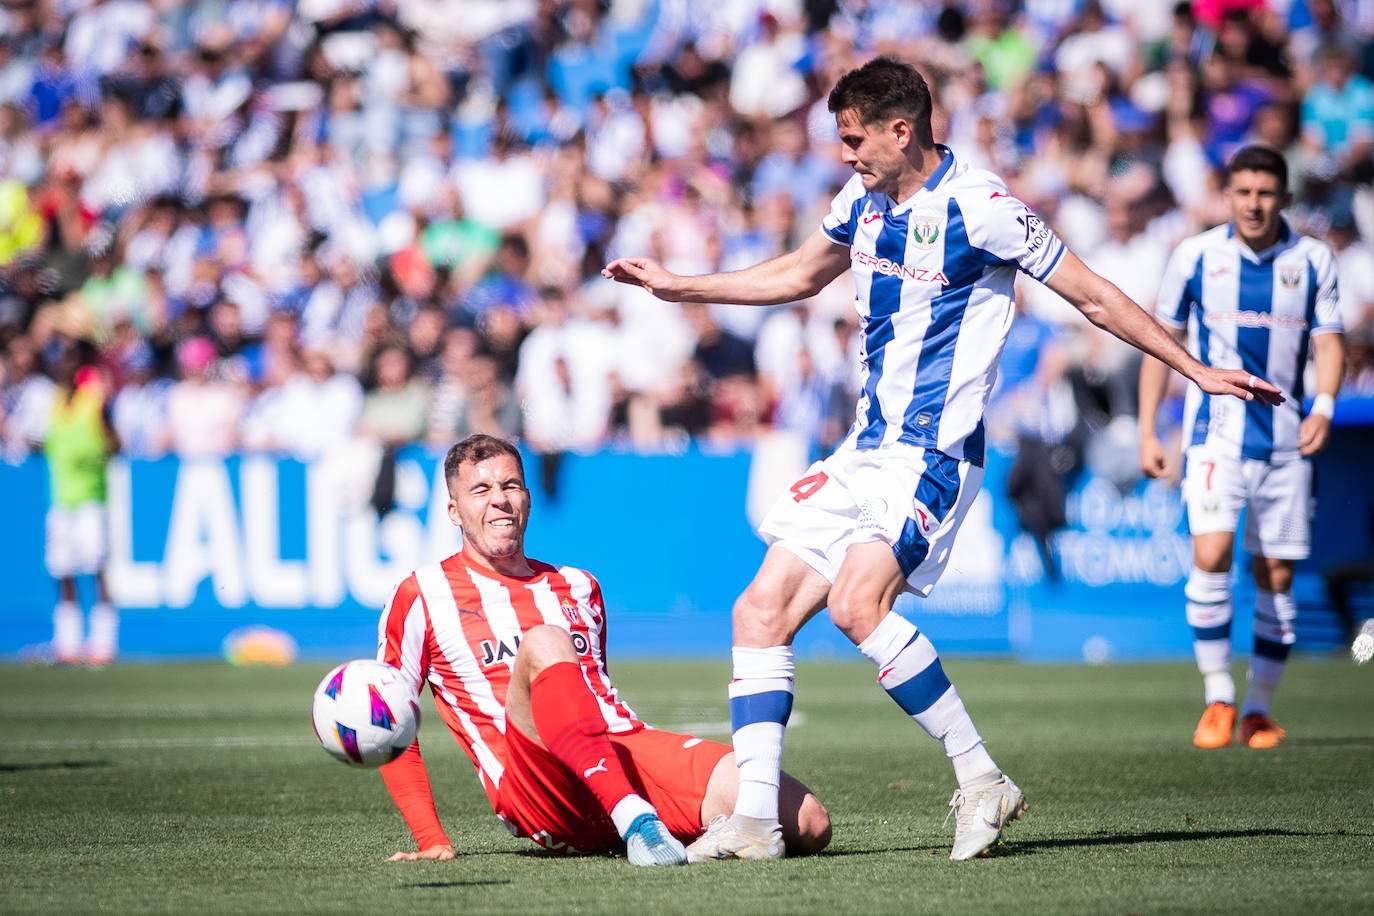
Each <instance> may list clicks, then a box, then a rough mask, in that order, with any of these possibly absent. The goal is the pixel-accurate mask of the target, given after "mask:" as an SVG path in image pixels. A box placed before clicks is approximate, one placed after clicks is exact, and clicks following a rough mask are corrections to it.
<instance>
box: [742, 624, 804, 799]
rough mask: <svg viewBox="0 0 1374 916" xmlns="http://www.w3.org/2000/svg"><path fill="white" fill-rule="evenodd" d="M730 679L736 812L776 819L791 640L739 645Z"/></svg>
mask: <svg viewBox="0 0 1374 916" xmlns="http://www.w3.org/2000/svg"><path fill="white" fill-rule="evenodd" d="M731 655H732V658H733V660H734V680H733V681H731V682H730V727H731V737H732V740H733V741H734V745H735V765H736V766H737V767H739V790H738V794H737V795H736V797H735V812H734V813H735V814H736V815H739V816H741V817H749V818H755V819H756V820H758V821H762V822H765V823H776V822H777V820H778V789H779V787H780V786H781V784H782V742H783V735H784V733H785V732H786V730H787V720H788V718H789V717H790V716H791V714H792V685H793V682H794V678H795V673H796V664H795V662H794V661H793V658H792V647H791V646H769V647H767V648H763V649H753V648H747V647H742V646H736V647H734V649H733V650H732V652H731Z"/></svg>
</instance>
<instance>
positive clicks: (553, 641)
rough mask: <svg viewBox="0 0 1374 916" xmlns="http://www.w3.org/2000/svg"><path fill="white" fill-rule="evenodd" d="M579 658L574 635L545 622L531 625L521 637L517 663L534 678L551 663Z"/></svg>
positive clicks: (516, 656)
mask: <svg viewBox="0 0 1374 916" xmlns="http://www.w3.org/2000/svg"><path fill="white" fill-rule="evenodd" d="M576 660H577V651H576V650H575V649H574V648H573V644H572V637H570V636H569V635H568V634H567V632H566V631H564V630H561V629H559V628H558V627H554V626H549V625H548V624H544V625H542V626H537V627H531V628H530V629H528V630H526V631H525V633H524V635H523V636H521V637H520V648H519V650H518V651H517V652H516V655H515V663H516V665H518V666H519V667H521V668H524V669H525V671H526V672H527V673H528V676H529V677H530V678H531V679H533V678H535V677H536V676H538V674H539V672H541V671H543V670H544V669H545V668H547V667H549V666H550V665H556V664H558V663H559V662H571V661H576Z"/></svg>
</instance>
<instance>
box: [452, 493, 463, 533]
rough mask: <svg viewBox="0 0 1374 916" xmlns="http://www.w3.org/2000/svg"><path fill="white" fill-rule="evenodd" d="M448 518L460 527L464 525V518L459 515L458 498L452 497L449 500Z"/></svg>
mask: <svg viewBox="0 0 1374 916" xmlns="http://www.w3.org/2000/svg"><path fill="white" fill-rule="evenodd" d="M448 520H449V521H450V522H453V524H454V525H456V526H458V527H459V528H461V527H463V523H462V520H461V519H460V518H459V516H458V500H456V499H453V498H452V497H450V498H449V501H448Z"/></svg>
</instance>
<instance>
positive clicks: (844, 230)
mask: <svg viewBox="0 0 1374 916" xmlns="http://www.w3.org/2000/svg"><path fill="white" fill-rule="evenodd" d="M867 196H868V191H867V190H866V189H865V188H864V185H863V179H862V178H860V176H858V175H855V176H854V177H852V178H850V179H849V180H848V181H847V182H845V185H844V187H842V188H840V193H838V194H836V195H835V199H834V200H832V201H831V202H830V212H828V213H826V214H825V216H824V217H822V218H821V232H822V233H824V234H825V237H826V238H828V239H830V241H832V242H834V243H835V244H837V245H845V246H849V245H852V244H853V243H854V221H855V220H857V219H858V218H859V213H860V211H861V210H862V208H863V201H864V198H866V197H867Z"/></svg>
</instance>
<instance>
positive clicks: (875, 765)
mask: <svg viewBox="0 0 1374 916" xmlns="http://www.w3.org/2000/svg"><path fill="white" fill-rule="evenodd" d="M329 667H330V665H328V664H313V663H298V664H296V665H294V666H291V667H289V668H285V669H261V668H232V667H230V666H228V665H224V664H218V663H210V662H205V663H185V664H164V665H125V666H117V667H113V668H110V669H107V670H102V671H91V670H81V669H77V670H62V669H54V668H26V667H18V666H0V913H6V914H17V913H32V912H39V913H63V914H70V913H85V912H92V911H103V912H115V913H136V912H161V913H209V912H222V913H313V912H318V913H341V912H367V913H385V914H391V913H394V914H401V916H412V914H419V913H431V912H432V913H444V914H465V913H524V912H536V913H592V914H599V913H653V914H664V913H729V914H756V913H780V914H781V913H788V914H790V913H840V912H844V913H914V912H921V913H964V912H970V913H971V912H989V911H997V912H1003V913H1013V914H1014V913H1075V914H1076V913H1190V912H1191V913H1226V912H1241V913H1247V914H1250V913H1294V912H1299V911H1306V912H1307V913H1310V914H1325V913H1351V912H1374V668H1367V669H1361V668H1356V667H1355V666H1354V665H1352V664H1351V663H1350V661H1349V660H1348V659H1347V658H1344V657H1332V658H1318V657H1309V656H1303V657H1299V658H1296V659H1295V661H1294V662H1293V663H1292V664H1290V666H1289V672H1288V675H1287V677H1286V679H1285V682H1284V685H1283V688H1282V689H1281V691H1280V693H1279V697H1278V701H1277V704H1276V708H1275V710H1274V713H1275V718H1277V719H1278V720H1279V721H1280V722H1281V723H1282V724H1283V725H1284V726H1285V727H1287V729H1288V732H1289V737H1288V740H1287V741H1286V742H1285V743H1284V744H1283V745H1282V746H1280V747H1279V748H1278V749H1276V750H1273V751H1251V750H1248V749H1243V748H1239V747H1230V748H1225V749H1222V750H1219V751H1209V752H1203V751H1198V750H1196V749H1194V748H1193V747H1192V746H1191V744H1190V743H1189V736H1190V734H1191V731H1192V727H1193V724H1194V722H1195V720H1196V717H1197V715H1198V714H1199V712H1200V711H1201V688H1200V685H1199V682H1198V678H1197V676H1196V673H1195V672H1194V670H1193V669H1192V666H1191V665H1187V664H1167V665H1163V664H1140V665H1122V666H1101V667H1084V666H1072V667H1068V666H1065V667H1060V666H1054V667H1050V666H1026V665H1019V664H1016V663H1013V662H1004V661H973V660H962V659H953V660H948V661H947V663H946V669H947V670H948V672H949V674H950V676H951V678H952V679H953V680H954V682H955V684H957V685H958V686H959V688H960V692H961V693H962V694H963V696H964V698H965V701H966V702H967V704H968V706H969V708H970V710H971V711H972V713H973V715H974V719H975V721H976V722H977V723H978V725H979V728H980V729H981V731H982V733H983V735H984V737H985V739H986V741H987V744H988V747H989V748H990V750H991V751H992V753H993V755H994V757H995V758H996V759H997V760H998V762H999V763H1000V764H1001V766H1002V767H1003V768H1004V769H1006V770H1007V772H1008V773H1010V774H1011V775H1012V776H1013V778H1015V779H1016V780H1017V781H1018V782H1019V784H1020V785H1021V787H1022V788H1023V789H1024V790H1025V792H1026V794H1027V797H1028V799H1029V800H1030V803H1031V811H1030V814H1029V816H1028V817H1027V818H1026V819H1024V820H1022V821H1020V822H1018V823H1016V824H1015V825H1013V827H1012V829H1011V830H1010V831H1009V835H1008V842H1007V844H1006V845H1005V846H1004V847H1002V848H1001V849H1000V850H998V854H997V855H996V856H994V857H992V858H988V859H982V860H976V861H972V862H963V863H954V862H950V861H948V859H947V856H948V853H949V845H950V841H951V837H952V834H953V824H952V823H951V824H950V825H949V826H948V827H946V826H944V825H942V821H943V819H944V815H945V813H946V807H945V806H946V803H947V802H948V799H949V796H950V794H951V793H952V791H953V788H954V783H953V775H952V772H951V770H950V767H949V765H948V763H947V762H946V761H945V760H944V759H943V757H942V755H941V753H940V751H939V749H938V747H937V746H936V745H935V743H934V742H933V741H931V740H930V739H929V738H927V737H925V736H924V735H923V734H919V733H918V732H917V731H916V729H915V727H914V726H913V725H911V724H910V722H909V721H907V720H906V719H905V718H904V717H903V716H902V715H901V714H900V712H899V711H898V710H897V709H896V707H895V706H893V705H892V704H891V703H890V702H889V701H888V700H887V699H886V698H885V697H884V696H882V694H881V692H880V691H879V690H878V689H877V688H876V687H875V686H874V683H873V672H872V669H871V668H869V667H868V666H867V665H864V664H861V663H851V664H835V663H822V662H807V661H803V662H801V664H800V665H799V679H798V686H797V699H796V719H795V721H794V727H793V728H792V729H791V730H790V732H789V735H788V744H787V753H786V758H785V765H786V767H787V768H788V769H789V770H791V771H792V772H793V773H795V774H797V775H798V776H800V777H801V778H802V779H803V780H804V781H806V782H807V783H809V784H810V785H811V786H812V788H814V789H815V790H816V791H817V792H818V794H820V795H821V797H822V798H823V800H824V801H825V802H826V803H827V805H829V807H830V810H831V813H832V816H833V819H834V823H835V838H834V842H833V844H832V845H831V847H830V849H829V850H828V852H827V853H826V854H824V855H822V856H819V857H814V858H810V859H788V860H784V861H780V862H766V863H743V862H723V863H710V864H707V865H701V866H691V867H688V868H678V869H658V870H650V869H636V868H632V867H631V866H630V865H628V864H627V863H626V862H625V861H624V860H623V859H614V858H609V857H585V858H565V857H559V856H556V855H549V854H545V853H543V852H542V851H540V850H538V849H537V848H536V847H535V846H534V845H533V844H531V843H530V842H529V841H527V840H515V839H512V838H511V837H510V836H508V835H507V834H506V832H505V830H504V829H503V828H502V827H501V825H500V824H499V822H497V820H496V819H495V818H494V817H493V816H492V815H491V813H490V810H489V809H488V808H487V806H486V802H485V798H484V796H483V795H482V793H481V790H480V789H479V787H478V785H477V781H476V779H475V777H474V776H473V773H472V768H471V766H470V765H469V764H468V762H467V760H466V758H464V757H462V756H461V754H460V752H459V751H458V749H457V746H456V745H455V743H454V742H453V740H452V739H451V738H450V737H449V736H448V734H447V733H446V732H445V731H444V730H443V729H442V728H441V727H439V726H438V725H437V723H438V721H439V720H438V717H437V716H435V715H431V716H430V717H429V720H428V723H427V724H426V725H425V726H424V727H423V728H422V729H421V739H422V743H423V744H424V746H425V748H426V756H427V759H428V762H429V767H430V771H431V775H432V777H433V780H434V784H435V794H436V796H437V798H438V800H439V811H440V814H441V816H442V817H443V818H444V821H445V823H446V824H447V825H448V827H449V829H450V831H451V833H452V835H453V838H454V841H455V844H456V845H457V847H458V849H459V852H460V856H459V858H458V859H457V860H456V861H452V862H419V863H392V864H389V863H386V862H384V861H382V860H383V859H384V858H385V857H386V856H387V855H388V854H390V853H392V852H394V851H396V850H398V849H402V848H409V844H410V837H409V834H408V833H407V832H406V829H405V826H404V825H403V823H402V822H401V819H400V816H399V815H398V814H397V813H396V811H395V810H394V808H393V807H392V805H391V802H390V799H389V798H388V797H387V794H386V791H385V789H384V788H383V786H382V783H381V778H380V777H379V776H378V775H377V774H376V773H374V772H370V771H362V770H353V769H350V768H348V767H345V766H343V765H341V764H339V763H337V762H335V761H334V760H332V759H330V758H329V757H328V756H326V754H325V753H324V752H323V751H322V750H320V748H319V747H318V746H317V745H316V743H315V739H314V736H313V734H312V733H311V730H310V724H309V707H310V694H311V691H312V690H313V688H314V686H315V683H316V682H317V681H318V679H319V678H320V677H321V676H323V674H324V672H325V671H326V670H328V668H329ZM613 670H614V671H615V673H616V678H617V683H618V684H619V686H620V688H621V691H622V692H623V694H624V695H625V696H626V697H627V698H628V699H629V701H630V702H631V704H632V705H634V707H635V708H636V710H637V711H638V712H639V713H640V714H641V715H642V716H644V717H645V718H646V719H647V720H648V721H650V722H652V723H655V724H658V725H661V726H664V727H672V728H677V729H683V730H698V731H699V732H701V733H703V734H709V735H710V736H712V737H719V738H722V739H724V740H728V735H727V734H726V732H727V730H728V729H727V726H726V719H727V711H726V701H725V682H726V680H727V678H728V662H726V661H724V660H720V661H718V662H633V663H621V664H616V665H614V666H613ZM1237 674H1238V676H1239V677H1241V678H1243V674H1244V672H1243V669H1241V668H1239V667H1238V669H1237ZM425 708H426V710H427V711H428V710H429V709H430V708H431V707H430V704H429V701H428V700H426V701H425Z"/></svg>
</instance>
